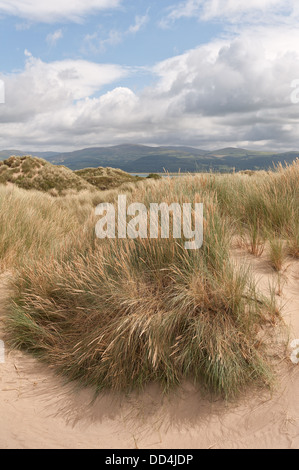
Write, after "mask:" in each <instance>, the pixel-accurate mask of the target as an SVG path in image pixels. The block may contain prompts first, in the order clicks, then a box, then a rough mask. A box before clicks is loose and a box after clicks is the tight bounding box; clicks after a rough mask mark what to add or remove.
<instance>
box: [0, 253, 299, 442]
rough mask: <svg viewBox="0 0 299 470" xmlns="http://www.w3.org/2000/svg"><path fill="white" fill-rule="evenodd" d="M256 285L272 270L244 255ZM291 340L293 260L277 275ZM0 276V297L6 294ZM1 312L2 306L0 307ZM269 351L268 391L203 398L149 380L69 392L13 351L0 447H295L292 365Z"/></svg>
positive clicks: (298, 317) (264, 283)
mask: <svg viewBox="0 0 299 470" xmlns="http://www.w3.org/2000/svg"><path fill="white" fill-rule="evenodd" d="M248 259H249V261H250V262H251V263H252V264H253V265H254V269H255V275H256V276H257V279H258V280H259V284H260V286H261V288H262V289H267V288H268V283H269V281H271V280H272V281H273V279H274V275H273V274H272V273H271V271H270V270H269V268H268V266H267V264H266V263H265V261H264V260H263V259H260V260H255V259H253V258H249V257H248ZM282 286H283V287H282V291H283V293H282V295H281V296H279V297H278V300H279V301H280V302H282V303H283V304H284V309H283V311H284V316H285V319H286V321H287V322H288V323H289V324H290V325H291V333H290V339H294V338H299V289H298V286H299V262H294V261H292V262H290V263H289V265H287V266H286V271H285V273H284V276H283V279H282ZM5 289H6V287H5V282H4V281H3V282H2V298H3V297H4V296H5V292H6V291H5ZM2 315H3V307H2ZM288 355H289V352H287V353H286V358H284V357H283V354H282V357H281V358H280V357H278V358H277V357H276V363H277V370H278V385H277V388H276V389H275V392H274V393H273V394H272V395H271V394H270V393H269V392H267V391H265V392H263V393H262V394H261V392H260V391H259V392H254V391H251V392H248V393H247V394H246V396H243V397H242V398H240V399H239V401H238V402H237V403H235V404H227V403H224V402H222V401H216V402H210V401H208V400H207V399H206V398H202V397H201V396H200V394H199V393H198V392H196V391H195V390H194V389H193V388H192V386H190V385H188V384H186V386H185V387H184V388H182V389H181V390H180V391H179V392H177V394H176V395H173V396H171V397H169V398H165V397H161V395H160V393H159V391H158V390H157V388H156V387H155V386H152V387H149V388H147V390H146V391H145V392H144V393H143V394H142V395H141V396H139V397H137V396H131V397H129V398H128V397H127V398H124V397H111V395H109V396H108V395H106V396H103V397H101V398H100V399H99V400H98V401H97V402H96V403H94V404H90V402H91V399H92V394H91V392H90V391H83V392H82V391H81V392H76V391H74V390H72V388H71V387H70V386H65V385H63V384H62V382H61V379H59V378H57V377H55V376H54V375H53V373H52V371H51V370H50V369H49V368H47V367H45V366H44V365H40V364H39V363H37V361H35V360H34V359H32V358H31V357H29V356H27V355H24V354H22V353H20V352H15V351H10V352H8V351H6V362H5V364H0V389H1V396H0V417H1V418H0V419H1V424H0V447H1V448H177V449H178V448H299V393H298V391H299V365H297V366H295V365H292V363H291V361H290V360H289V359H288Z"/></svg>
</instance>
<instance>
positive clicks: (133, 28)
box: [127, 14, 149, 34]
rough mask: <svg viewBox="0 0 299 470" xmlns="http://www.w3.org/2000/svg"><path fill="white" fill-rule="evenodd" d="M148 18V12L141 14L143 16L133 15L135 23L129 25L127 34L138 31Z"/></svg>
mask: <svg viewBox="0 0 299 470" xmlns="http://www.w3.org/2000/svg"><path fill="white" fill-rule="evenodd" d="M148 20H149V16H148V14H146V15H143V16H140V15H137V16H135V23H134V24H132V25H131V26H130V27H129V29H128V31H127V33H129V34H136V33H138V31H140V29H141V28H142V27H143V26H144V25H145V24H146V23H147V22H148Z"/></svg>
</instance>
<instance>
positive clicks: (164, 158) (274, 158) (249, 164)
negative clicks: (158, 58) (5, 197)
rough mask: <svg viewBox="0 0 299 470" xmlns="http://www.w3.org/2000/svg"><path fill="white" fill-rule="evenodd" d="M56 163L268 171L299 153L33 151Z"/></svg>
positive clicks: (136, 169) (136, 148)
mask: <svg viewBox="0 0 299 470" xmlns="http://www.w3.org/2000/svg"><path fill="white" fill-rule="evenodd" d="M28 154H29V153H28V152H22V151H14V150H3V151H2V152H0V159H1V158H3V159H4V158H8V157H9V156H10V155H28ZM30 154H32V155H35V156H37V157H42V158H44V159H45V160H47V161H49V162H50V163H52V164H54V165H64V166H65V167H68V168H70V169H72V170H81V169H83V168H97V167H111V168H118V169H119V168H120V169H121V170H123V171H125V172H128V173H158V172H163V171H164V170H166V171H170V172H178V171H182V172H209V171H211V170H212V171H218V172H230V171H232V170H233V169H235V170H236V171H241V170H268V169H269V168H272V167H273V164H277V163H279V162H282V163H283V162H286V163H292V162H293V161H295V160H296V158H298V157H299V152H297V151H292V152H282V153H277V152H274V151H269V152H259V151H255V150H248V149H243V148H233V147H228V148H224V149H218V150H217V149H216V150H213V151H207V150H202V149H196V148H193V147H173V146H172V147H171V146H170V147H151V146H146V145H131V144H125V145H115V146H112V147H91V148H86V149H82V150H76V151H74V152H65V153H58V152H30Z"/></svg>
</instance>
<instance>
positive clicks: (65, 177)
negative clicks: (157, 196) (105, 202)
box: [0, 155, 140, 196]
mask: <svg viewBox="0 0 299 470" xmlns="http://www.w3.org/2000/svg"><path fill="white" fill-rule="evenodd" d="M139 179H140V178H138V177H136V176H132V175H130V174H128V173H126V172H124V171H122V170H118V169H115V168H102V167H99V168H86V169H84V170H78V171H72V170H70V169H69V168H67V167H65V166H62V165H52V164H51V163H49V162H47V161H46V160H43V159H42V158H37V157H31V156H30V155H27V156H22V157H18V156H11V157H10V158H8V159H6V160H3V161H0V184H1V183H2V184H6V185H10V184H14V185H16V186H18V187H19V188H23V189H35V190H37V191H44V192H47V193H49V194H50V195H52V196H58V195H66V194H68V193H70V192H74V193H76V192H80V191H83V190H88V191H95V190H96V189H101V190H105V189H111V188H117V187H118V186H121V185H122V184H123V183H130V182H136V181H139Z"/></svg>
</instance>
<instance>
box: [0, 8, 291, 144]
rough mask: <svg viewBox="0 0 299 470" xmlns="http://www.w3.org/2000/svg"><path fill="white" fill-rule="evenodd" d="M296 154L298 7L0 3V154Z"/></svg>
mask: <svg viewBox="0 0 299 470" xmlns="http://www.w3.org/2000/svg"><path fill="white" fill-rule="evenodd" d="M122 143H135V144H147V145H184V146H185V145H187V146H193V147H197V148H203V149H215V148H222V147H246V148H250V149H256V150H278V151H283V150H299V2H298V0H250V2H249V1H248V2H246V1H244V0H182V1H177V2H175V1H173V0H152V1H150V2H149V1H145V0H51V1H48V0H47V1H45V0H0V150H1V149H20V150H23V151H24V150H36V151H38V150H39V151H43V150H44V151H45V150H53V151H71V150H75V149H80V148H85V147H95V146H108V145H118V144H122Z"/></svg>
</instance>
